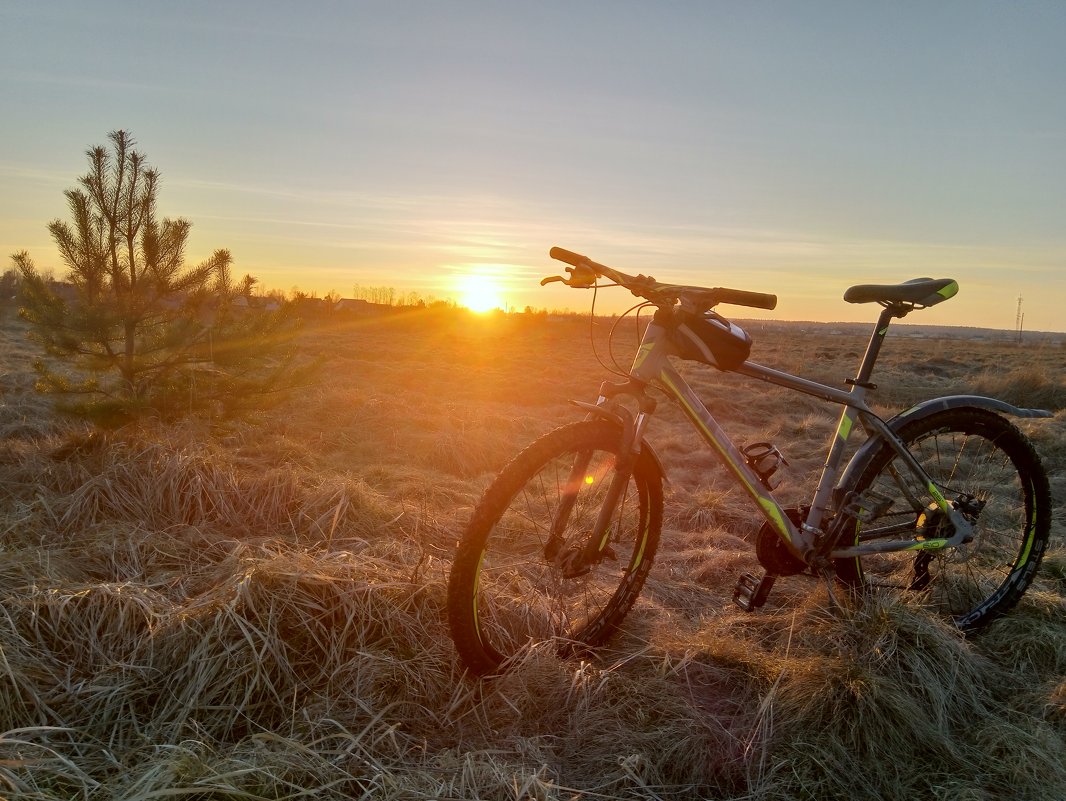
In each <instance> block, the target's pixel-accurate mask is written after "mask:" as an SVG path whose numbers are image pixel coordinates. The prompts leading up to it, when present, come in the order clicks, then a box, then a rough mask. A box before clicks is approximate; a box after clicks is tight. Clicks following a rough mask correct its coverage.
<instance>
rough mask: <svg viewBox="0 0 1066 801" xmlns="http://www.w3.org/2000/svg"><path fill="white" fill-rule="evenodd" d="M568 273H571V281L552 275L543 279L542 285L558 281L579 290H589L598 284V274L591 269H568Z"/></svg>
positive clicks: (541, 280)
mask: <svg viewBox="0 0 1066 801" xmlns="http://www.w3.org/2000/svg"><path fill="white" fill-rule="evenodd" d="M566 271H567V272H568V273H570V278H569V279H567V278H563V277H562V276H561V275H550V276H548V277H547V278H541V279H540V285H541V286H546V285H548V284H551V283H554V282H556V281H558V282H560V283H563V284H566V285H567V286H572V287H576V288H578V289H588V288H589V287H591V286H593V285H594V284H595V283H596V273H595V271H594V270H592V269H591V268H589V267H567V268H566Z"/></svg>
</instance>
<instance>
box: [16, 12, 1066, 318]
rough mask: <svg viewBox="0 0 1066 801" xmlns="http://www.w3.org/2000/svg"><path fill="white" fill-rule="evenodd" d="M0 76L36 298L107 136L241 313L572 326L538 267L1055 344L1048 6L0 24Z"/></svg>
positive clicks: (1059, 175)
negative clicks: (899, 301)
mask: <svg viewBox="0 0 1066 801" xmlns="http://www.w3.org/2000/svg"><path fill="white" fill-rule="evenodd" d="M0 65H2V67H0V101H2V107H3V109H4V110H5V114H4V121H3V124H2V125H0V188H2V191H0V247H2V249H3V251H2V252H3V254H4V257H5V262H7V258H6V257H7V255H8V254H11V253H13V252H15V251H18V250H23V249H26V250H29V251H30V253H31V254H32V255H33V257H34V258H35V260H36V261H37V263H38V266H40V267H43V268H46V269H47V268H51V269H53V270H54V271H55V273H56V274H57V276H58V275H61V274H62V273H63V269H62V265H61V263H60V261H59V257H58V254H57V251H56V249H55V247H54V245H53V244H52V242H51V240H50V238H49V236H48V233H47V230H46V225H47V223H48V221H49V220H51V219H54V218H56V217H66V216H67V214H66V207H65V200H64V198H63V194H62V193H63V190H65V189H67V188H69V187H71V186H73V185H74V183H75V180H76V178H77V177H78V176H79V175H81V174H83V173H84V172H85V169H86V161H85V155H84V153H85V150H86V149H87V148H89V147H90V146H92V145H96V144H104V143H106V141H107V133H108V131H111V130H114V129H117V128H124V129H126V130H128V131H131V132H132V133H133V135H134V137H135V138H136V139H137V141H138V143H139V147H140V149H141V150H142V151H143V152H144V153H145V154H146V155H147V156H148V158H149V160H150V161H151V163H152V164H153V165H154V166H156V167H158V168H159V169H160V171H161V172H162V175H163V185H162V194H161V203H160V211H161V213H163V214H165V215H168V216H182V217H186V218H187V219H189V220H191V221H192V223H193V234H192V237H191V239H190V248H189V253H188V256H189V259H190V261H191V262H195V261H198V260H199V259H202V258H205V257H206V256H207V255H209V254H210V253H211V251H213V250H214V249H215V248H219V247H225V248H229V249H230V250H231V251H232V253H233V256H234V259H235V266H236V269H237V270H239V271H241V272H250V273H252V274H254V275H256V276H258V277H259V278H260V280H261V282H262V284H263V285H264V286H266V287H268V288H274V287H276V288H282V289H286V290H287V289H290V288H292V287H293V286H299V287H301V288H302V289H305V290H313V291H317V292H318V293H320V294H322V293H325V292H327V291H329V290H331V289H334V290H336V291H338V292H339V293H340V294H341V295H349V294H351V293H352V287H353V286H354V285H355V284H360V285H378V286H393V287H395V288H396V289H397V291H398V292H408V291H419V292H421V293H423V294H424V295H434V296H436V297H439V298H444V297H455V298H459V299H462V297H463V293H464V291H465V290H464V289H463V287H465V286H468V285H469V283H470V281H471V279H470V276H471V275H474V276H483V277H484V278H483V280H482V281H481V282H480V284H481V286H483V287H486V288H488V289H489V290H490V294H491V293H495V294H496V296H497V297H498V299H499V302H501V303H504V304H507V305H510V306H513V307H518V308H521V307H523V306H525V305H527V304H529V305H532V306H534V307H547V308H562V307H570V308H573V309H584V308H586V305H587V301H588V296H587V294H578V293H576V292H574V291H573V290H568V289H566V288H565V287H560V286H559V285H554V286H552V287H550V288H540V287H539V286H538V280H539V278H540V277H541V276H543V275H547V274H551V273H555V272H558V271H559V270H560V269H561V267H562V265H559V264H558V263H555V262H552V261H551V260H550V259H548V256H547V253H548V249H549V248H550V247H551V246H552V245H561V246H563V247H566V248H569V249H571V250H576V251H579V252H582V253H585V254H587V255H589V256H591V257H592V258H593V259H596V260H597V261H601V262H604V263H607V264H610V265H612V266H615V267H617V268H618V269H622V270H626V271H630V272H644V273H651V274H652V275H654V276H655V277H657V278H659V279H660V280H671V281H677V282H685V283H699V284H706V285H720V286H732V287H736V288H740V289H750V290H756V291H762V292H776V293H777V294H778V295H779V296H780V302H779V305H778V309H777V311H776V312H775V313H773V316H776V317H778V318H782V319H815V320H863V319H871V316H872V315H873V310H872V309H871V308H869V307H857V306H850V305H848V304H845V303H844V302H843V301H842V300H841V295H842V294H843V291H844V289H845V288H847V287H848V286H849V285H851V284H855V283H894V282H897V281H903V280H906V279H909V278H914V277H919V276H932V277H953V278H955V279H957V280H958V281H959V283H960V285H961V291H960V293H959V295H958V297H957V298H955V299H953V300H951V301H950V302H949V303H946V304H943V305H941V306H938V307H937V308H936V309H933V310H929V311H926V312H922V313H921V314H920V315H915V316H914V317H912V318H909V320H908V321H909V322H910V321H913V322H924V323H930V324H951V325H978V326H984V327H994V328H1008V329H1009V328H1013V327H1014V324H1015V312H1016V306H1017V299H1018V297H1019V296H1021V297H1023V298H1024V302H1023V310H1024V312H1025V327H1026V328H1027V329H1030V330H1049V331H1063V330H1066V311H1064V307H1066V90H1064V88H1063V87H1064V85H1066V3H1064V2H1011V3H1008V2H1001V3H987V2H979V1H978V0H965V1H964V2H929V1H927V0H916V1H914V2H906V1H904V2H892V3H882V2H854V1H852V0H841V1H840V2H821V1H820V0H806V1H805V2H710V1H708V2H625V1H617V2H606V1H602V2H579V1H575V0H569V1H568V2H553V1H552V0H548V1H546V2H545V1H540V2H535V3H534V2H521V3H519V2H467V1H466V0H452V2H403V1H402V0H385V1H383V2H357V1H356V0H352V1H350V2H340V1H337V2H314V1H313V0H306V2H271V3H267V2H251V1H250V0H241V1H239V2H225V0H211V1H210V2H187V1H186V0H175V1H174V2H168V3H166V4H162V3H153V2H144V1H143V0H139V1H138V2H117V1H115V0H93V2H84V0H78V2H69V1H68V0H59V1H56V0H48V2H43V1H39V0H25V1H23V0H2V2H0ZM7 266H9V264H8V263H5V265H4V269H6V267H7ZM475 283H477V282H475ZM601 301H602V302H604V303H605V304H607V305H605V306H604V307H603V308H605V309H611V308H614V309H620V308H624V307H626V306H628V305H629V304H630V302H631V301H632V298H631V297H629V296H628V295H626V296H623V294H622V293H620V292H615V293H614V296H613V297H612V296H610V295H607V294H602V293H601ZM611 304H613V305H611ZM723 310H724V309H723ZM732 311H733V310H728V311H727V313H731V312H732ZM737 314H738V315H739V316H753V317H756V316H758V317H764V316H768V315H767V313H765V312H757V311H751V312H746V311H743V310H737Z"/></svg>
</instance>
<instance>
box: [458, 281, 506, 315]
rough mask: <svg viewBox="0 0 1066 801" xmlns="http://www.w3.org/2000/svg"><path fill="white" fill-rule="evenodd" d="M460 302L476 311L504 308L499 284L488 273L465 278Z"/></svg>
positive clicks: (461, 288)
mask: <svg viewBox="0 0 1066 801" xmlns="http://www.w3.org/2000/svg"><path fill="white" fill-rule="evenodd" d="M459 302H460V303H461V304H462V305H463V306H465V307H466V308H468V309H470V310H471V311H475V312H487V311H491V310H492V309H501V308H503V299H502V298H501V297H500V287H499V285H498V284H497V283H496V282H495V281H494V280H493V279H492V278H491V277H489V276H486V275H469V276H467V277H465V278H464V279H463V282H462V285H461V287H460V290H459Z"/></svg>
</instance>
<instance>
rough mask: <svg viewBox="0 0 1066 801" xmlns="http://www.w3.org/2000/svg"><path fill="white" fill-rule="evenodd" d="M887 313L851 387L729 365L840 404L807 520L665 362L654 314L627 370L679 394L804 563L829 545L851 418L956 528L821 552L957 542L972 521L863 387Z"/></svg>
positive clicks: (642, 416)
mask: <svg viewBox="0 0 1066 801" xmlns="http://www.w3.org/2000/svg"><path fill="white" fill-rule="evenodd" d="M892 316H893V314H892V310H891V309H887V308H886V309H884V310H883V311H882V313H881V316H880V319H879V320H878V323H877V326H876V327H875V328H874V332H873V334H872V336H871V338H870V341H869V344H868V346H867V349H866V353H865V354H864V356H863V358H862V361H861V363H860V366H859V372H858V375H857V377H856V378H855V379H849V381H848V383H849V384H850V385H851V388H850V389H849V390H841V389H838V388H836V387H832V386H829V385H827V384H820V383H818V382H816V381H810V380H808V379H805V378H801V377H799V376H795V375H791V374H790V373H785V372H782V371H780V370H775V369H773V368H771V367H765V366H763V365H761V364H757V363H755V362H751V361H745V362H744V363H743V364H741V365H740V366H739V367H737V368H736V369H734V370H730V371H729V372H735V373H739V374H741V375H745V376H748V377H749V378H755V379H759V380H762V381H766V382H768V383H770V384H774V385H777V386H780V387H784V388H786V389H789V390H793V391H796V392H801V393H803V394H805V395H811V396H814V397H817V398H820V399H822V400H825V401H828V402H831V403H836V404H839V405H841V406H843V407H844V408H843V410H842V412H841V415H840V420H839V422H838V424H837V428H836V431H835V432H834V434H833V436H832V438H831V440H830V443H829V454H828V457H827V459H826V462H825V466H824V468H823V470H822V474H821V478H820V479H819V482H818V486H817V489H816V491H815V495H814V499H813V501H812V503H811V507H810V512H809V513H808V515H807V518H806V520H805V521H804V522H803V523H802V524H801V525H799V526H797V525H795V524H794V523H793V522H792V521H791V520H790V519H789V517H788V514H787V513H786V511H785V509H784V508H783V507H782V506H781V504H780V503H779V502H778V500H777V499H776V498H775V497H774V494H773V492H772V491H770V490H769V489H768V488H767V487H766V486H765V485H764V484H763V482H762V480H761V479H760V478H759V477H758V475H756V474H755V472H754V471H753V470H752V469H751V468H750V467H749V466H748V464H747V461H746V460H745V458H744V456H743V455H742V454H741V452H740V450H739V449H738V448H737V446H736V445H735V444H734V443H733V442H732V440H731V439H730V438H729V436H728V435H727V434H726V433H725V431H724V430H723V429H722V427H721V426H720V425H719V424H718V422H717V421H716V420H715V419H714V416H713V415H712V414H711V413H710V411H708V409H707V407H706V406H704V404H703V402H702V401H701V400H700V399H699V397H698V396H697V395H696V393H695V391H694V390H693V389H692V388H691V387H690V386H689V384H688V383H687V382H686V381H685V379H684V378H683V377H682V376H681V375H680V374H679V373H678V372H677V370H675V369H674V367H673V366H672V365H671V364H670V363H669V360H668V358H667V357H669V356H671V355H673V356H676V355H677V352H676V348H675V347H674V346H673V345H672V343H671V340H670V335H669V332H668V330H667V328H666V327H664V326H663V325H661V324H660V323H659V322H657V321H653V322H651V323H650V324H649V325H648V327H647V329H646V330H645V332H644V335H643V337H642V339H641V344H640V348H639V349H638V351H637V354H636V357H635V358H634V361H633V366H632V368H631V369H630V373H629V376H630V379H631V380H632V381H635V382H636V384H637V386H643V385H647V384H650V383H653V382H654V383H655V384H657V385H658V386H659V387H660V388H661V389H663V390H664V391H665V392H666V393H667V394H668V395H669V396H670V397H672V398H673V399H674V400H675V401H676V402H677V404H678V405H679V406H680V407H681V409H682V410H683V411H684V413H685V415H686V417H687V418H688V420H689V422H690V423H691V424H692V425H693V427H694V428H695V429H696V430H697V431H698V432H699V433H700V435H701V436H702V437H703V439H704V441H705V442H706V443H707V444H708V445H709V446H710V447H711V449H712V450H713V451H714V452H715V453H716V454H717V456H718V458H719V459H720V460H721V462H722V463H723V464H724V465H725V467H726V468H727V469H728V470H729V471H730V472H731V473H732V474H733V476H734V478H736V480H737V481H738V482H739V483H740V485H741V486H742V487H743V488H744V489H745V491H746V492H747V493H748V495H749V496H750V497H751V498H752V500H753V501H754V502H755V504H756V505H757V506H758V507H759V510H760V511H761V512H762V514H763V516H764V517H765V518H766V520H767V521H768V522H769V523H770V525H771V526H772V527H773V529H774V531H775V532H777V534H778V536H779V537H780V538H781V539H782V540H783V541H784V543H785V544H786V545H787V547H788V548H789V550H790V551H792V553H793V554H794V555H795V556H796V557H798V558H799V559H801V560H802V561H803V562H805V563H808V564H809V563H810V562H811V559H812V557H813V556H815V555H817V554H819V552H820V549H823V548H824V547H826V546H827V543H826V540H825V532H824V531H823V529H822V526H823V523H824V522H825V520H826V517H827V513H828V510H829V507H830V503H831V501H832V500H833V494H834V489H835V487H836V482H837V478H838V475H839V473H840V466H841V462H842V460H843V457H844V453H845V448H846V445H847V442H848V439H849V437H850V435H851V433H852V431H853V429H854V425H855V422H856V420H858V421H859V422H860V423H861V424H862V426H863V428H864V430H866V431H867V432H868V433H870V434H871V435H872V436H876V435H879V436H880V437H882V438H883V439H884V441H885V442H887V443H888V444H889V446H890V447H892V448H893V450H895V451H896V453H897V454H898V455H899V456H900V458H901V460H902V463H903V464H904V465H905V466H906V467H907V469H908V470H909V472H910V473H911V474H913V475H914V477H915V478H916V479H917V480H918V482H919V484H920V486H922V487H924V488H925V490H926V492H928V494H929V497H930V498H932V500H933V502H935V503H936V505H937V507H939V509H940V510H941V511H942V512H943V513H944V514H945V515H947V516H948V518H949V519H950V520H951V522H952V523H953V524H954V527H955V533H954V534H953V536H952V537H950V538H930V539H918V538H911V539H892V540H880V541H867V542H863V543H860V544H857V545H853V546H849V547H843V548H833V549H832V550H830V551H829V552H828V554H821V555H823V556H828V558H832V559H841V558H847V557H855V556H863V555H867V554H872V553H884V552H890V551H907V550H912V551H916V550H937V549H941V548H945V547H951V546H955V545H959V544H961V543H963V542H966V541H968V540H969V539H970V538H972V536H973V531H972V527H971V526H970V524H969V522H968V521H967V520H966V518H965V517H964V516H963V515H962V514H961V513H960V512H959V511H958V510H957V509H955V507H954V506H953V505H952V503H951V502H950V501H948V500H947V499H946V498H945V497H944V496H943V494H942V493H941V492H940V490H939V489H938V488H937V486H936V483H935V482H934V481H933V480H932V479H931V478H930V477H929V475H928V474H927V473H926V472H925V470H923V468H922V466H921V465H920V464H919V462H918V461H917V459H915V457H914V456H913V455H912V454H911V453H910V451H909V450H908V449H907V447H906V445H905V444H904V443H903V442H902V441H901V440H900V438H899V437H898V436H897V435H896V434H895V433H894V432H893V431H892V430H891V429H890V428H889V426H888V425H887V424H886V423H885V421H883V420H882V419H881V418H880V417H878V416H877V415H876V414H875V413H874V412H873V411H872V410H871V409H870V407H869V406H868V405H867V404H866V400H865V396H866V392H867V391H868V389H870V388H872V384H870V382H869V379H870V376H871V375H872V373H873V367H874V363H875V362H876V360H877V356H878V354H879V352H880V349H881V346H882V344H883V342H884V338H885V335H886V334H887V332H888V327H889V324H890V322H891V319H892ZM617 393H618V394H634V390H633V389H632V388H631V385H629V384H627V385H624V386H622V387H619V388H618V389H617ZM608 399H609V398H608V397H607V396H606V395H601V397H600V399H599V402H598V405H600V406H602V405H603V404H605V403H606V402H607V401H608ZM646 418H647V414H646V412H645V411H644V410H641V412H640V413H639V414H638V416H637V419H636V425H635V429H636V433H635V436H634V444H633V447H634V448H639V447H640V442H641V439H642V436H643V428H644V425H645V424H646Z"/></svg>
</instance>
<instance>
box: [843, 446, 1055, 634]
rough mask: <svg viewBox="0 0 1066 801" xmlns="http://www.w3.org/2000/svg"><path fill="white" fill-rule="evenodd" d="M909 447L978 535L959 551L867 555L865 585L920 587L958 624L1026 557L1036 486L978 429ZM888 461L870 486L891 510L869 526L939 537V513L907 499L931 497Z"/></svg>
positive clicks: (994, 595) (993, 596)
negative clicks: (895, 527) (888, 501)
mask: <svg viewBox="0 0 1066 801" xmlns="http://www.w3.org/2000/svg"><path fill="white" fill-rule="evenodd" d="M910 449H911V452H912V453H913V454H914V456H915V457H916V458H917V459H918V461H919V462H920V463H921V465H922V467H923V468H924V469H925V470H926V472H927V473H928V474H929V475H930V477H931V478H932V479H933V480H934V482H936V484H937V486H938V489H939V490H940V491H941V492H942V493H943V495H944V497H945V498H947V499H948V500H949V501H951V502H953V503H955V505H956V508H959V509H960V510H961V511H963V513H964V514H965V516H966V517H967V518H968V519H969V520H970V522H971V524H972V525H973V529H974V539H973V541H972V542H969V543H966V544H964V545H962V546H959V547H957V548H951V549H945V550H943V551H936V550H925V551H919V552H916V553H911V552H902V553H899V552H897V553H891V554H881V555H874V556H868V557H863V559H862V570H863V574H864V579H865V581H866V583H867V585H869V586H872V587H874V588H882V589H886V590H889V591H894V592H903V591H908V590H912V591H919V592H922V593H924V595H925V600H926V603H927V604H928V605H930V606H931V607H933V608H935V609H937V610H939V611H940V612H941V613H943V614H945V615H949V616H951V617H952V618H954V619H955V620H956V622H957V623H959V624H960V625H965V623H966V622H967V618H968V617H969V616H970V615H971V614H972V613H974V612H977V611H979V610H980V609H981V608H983V607H985V606H987V605H989V604H991V603H994V602H995V601H996V600H997V599H998V597H999V596H1000V595H1001V594H1002V593H1003V592H1005V591H1006V588H1007V586H1008V585H1009V579H1010V576H1011V575H1012V573H1013V572H1014V571H1015V570H1017V569H1018V568H1019V567H1020V566H1021V565H1022V564H1024V561H1025V559H1026V557H1027V552H1028V549H1029V547H1030V546H1031V544H1032V538H1033V532H1034V523H1035V521H1034V517H1033V504H1032V488H1031V487H1030V486H1027V485H1026V484H1024V483H1023V479H1022V476H1021V474H1020V471H1019V466H1018V464H1017V463H1016V461H1015V459H1014V458H1013V457H1012V455H1011V453H1010V452H1009V449H1008V448H1007V447H1006V443H1004V444H1003V445H1001V444H999V442H997V440H996V439H995V438H991V437H989V436H986V435H985V434H984V433H982V432H980V431H976V432H969V433H967V432H961V431H958V430H940V431H934V432H931V433H929V434H927V435H925V436H923V437H920V438H919V439H917V440H915V441H913V442H911V444H910ZM898 463H899V461H898V459H894V460H891V461H890V462H889V463H888V464H886V465H885V467H884V468H883V469H881V470H880V471H878V473H877V476H876V477H875V478H874V480H873V481H872V482H871V483H870V485H869V486H868V487H867V488H866V489H867V490H872V491H873V492H875V493H877V494H880V495H885V496H888V497H891V498H892V499H893V502H892V505H891V507H890V508H889V509H888V510H887V511H886V512H885V513H884V514H883V515H882V516H881V517H880V518H878V519H877V520H876V521H873V522H872V524H869V525H868V526H864V527H863V530H862V532H860V533H863V532H866V534H867V535H868V534H869V532H870V529H873V528H877V527H881V528H884V527H886V526H893V525H901V524H906V525H905V526H903V525H901V527H903V528H906V530H907V531H906V535H905V536H906V537H908V538H910V537H913V536H915V534H916V533H917V534H919V535H922V534H928V538H929V539H934V538H936V535H937V534H938V533H939V531H940V529H941V527H942V524H943V518H942V516H939V517H938V516H937V515H933V514H930V513H929V510H927V509H915V508H914V507H915V505H916V504H915V503H914V502H913V501H911V500H908V498H923V497H928V496H927V494H926V492H925V490H924V489H923V488H921V487H919V486H917V485H915V483H914V479H913V477H912V476H911V475H910V473H909V471H906V469H905V468H902V467H900V468H899V469H895V466H896V465H898Z"/></svg>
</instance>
